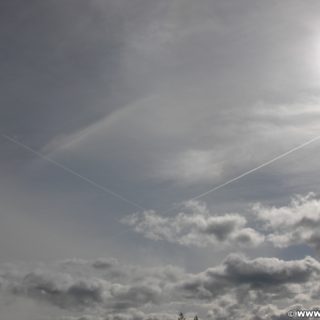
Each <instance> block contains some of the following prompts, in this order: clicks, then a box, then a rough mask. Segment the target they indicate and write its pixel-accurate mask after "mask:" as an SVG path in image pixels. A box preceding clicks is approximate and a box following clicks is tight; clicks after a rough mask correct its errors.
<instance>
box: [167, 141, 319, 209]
mask: <svg viewBox="0 0 320 320" xmlns="http://www.w3.org/2000/svg"><path fill="white" fill-rule="evenodd" d="M319 139H320V136H317V137H314V138H312V139H311V140H308V141H306V142H304V143H302V144H300V145H298V146H296V147H294V148H292V149H290V150H288V151H286V152H284V153H282V154H280V155H278V156H277V157H275V158H273V159H271V160H268V161H266V162H264V163H262V164H260V165H259V166H257V167H255V168H253V169H250V170H248V171H246V172H244V173H242V174H240V175H239V176H236V177H234V178H232V179H230V180H228V181H226V182H224V183H222V184H219V185H218V186H216V187H214V188H212V189H210V190H208V191H206V192H203V193H201V194H199V195H197V196H194V197H193V198H190V199H188V200H187V201H192V200H198V199H200V198H203V197H205V196H206V195H208V194H210V193H213V192H214V191H217V190H219V189H222V188H224V187H226V186H227V185H229V184H231V183H233V182H235V181H238V180H240V179H241V178H243V177H245V176H248V175H249V174H251V173H254V172H256V171H258V170H260V169H262V168H264V167H267V166H269V165H270V164H272V163H274V162H276V161H278V160H280V159H282V158H285V157H287V156H288V155H290V154H291V153H294V152H296V151H298V150H300V149H302V148H304V147H306V146H308V145H309V144H311V143H313V142H315V141H317V140H319ZM184 202H185V201H184ZM179 206H181V204H177V205H175V206H173V207H171V208H170V209H168V210H166V211H165V212H164V213H168V212H170V211H172V210H173V209H176V208H178V207H179Z"/></svg>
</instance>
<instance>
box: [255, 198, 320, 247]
mask: <svg viewBox="0 0 320 320" xmlns="http://www.w3.org/2000/svg"><path fill="white" fill-rule="evenodd" d="M253 210H254V213H255V215H256V216H257V219H258V220H260V222H262V223H263V228H264V229H265V230H266V232H268V236H267V240H268V241H270V242H271V243H273V244H274V245H275V246H276V247H280V248H282V247H288V246H290V245H295V244H306V245H309V246H311V247H313V248H315V249H316V250H317V251H318V252H319V250H320V233H319V226H320V199H319V197H317V196H316V195H315V194H314V193H309V194H307V195H306V196H301V195H300V196H296V197H294V198H293V199H292V200H291V202H290V204H289V205H286V206H281V207H266V206H262V205H261V204H256V205H255V206H254V207H253Z"/></svg>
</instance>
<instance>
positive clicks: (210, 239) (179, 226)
mask: <svg viewBox="0 0 320 320" xmlns="http://www.w3.org/2000/svg"><path fill="white" fill-rule="evenodd" d="M184 211H185V212H180V213H178V214H177V215H175V216H173V217H168V216H163V215H161V214H160V213H159V214H158V213H157V212H155V211H153V210H151V211H144V212H142V213H135V214H132V215H130V216H128V217H126V218H124V219H122V222H123V223H125V224H127V225H129V226H132V227H133V229H134V230H135V231H136V232H138V233H140V234H142V235H144V236H145V237H146V238H148V239H153V240H166V241H169V242H172V243H179V244H181V245H185V246H190V245H193V246H198V247H206V246H220V245H236V246H237V245H239V246H244V247H247V246H257V245H259V244H260V243H261V242H262V241H263V235H261V234H259V233H258V232H256V231H255V230H254V229H252V228H249V227H248V226H247V220H246V219H245V218H244V217H243V216H240V215H239V214H224V215H214V214H212V213H210V212H209V210H208V209H207V207H206V206H205V204H201V203H199V202H195V201H191V202H187V203H185V205H184ZM188 211H189V213H188ZM190 211H191V212H190Z"/></svg>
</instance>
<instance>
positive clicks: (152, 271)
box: [0, 254, 320, 320]
mask: <svg viewBox="0 0 320 320" xmlns="http://www.w3.org/2000/svg"><path fill="white" fill-rule="evenodd" d="M99 261H100V262H101V259H99ZM105 261H113V259H110V258H108V259H105ZM95 262H97V261H85V260H78V261H77V260H72V263H70V262H66V261H63V262H58V263H54V264H48V265H43V264H42V267H41V268H40V269H39V267H37V268H35V269H34V270H30V269H29V268H30V266H29V267H28V268H26V267H25V266H24V267H19V265H17V266H16V267H15V269H16V270H15V271H14V272H13V271H10V269H8V268H7V269H6V268H0V275H1V277H0V279H1V283H2V286H1V288H0V294H1V295H2V296H4V295H6V296H8V297H10V300H11V301H12V302H11V303H13V305H14V304H15V303H16V302H15V301H19V299H20V300H21V299H25V300H28V301H33V303H34V306H33V308H37V306H39V310H41V308H43V306H46V308H49V307H51V308H56V309H49V310H51V311H52V310H55V314H56V315H58V314H59V317H58V319H59V320H60V319H61V320H62V319H63V320H67V319H68V320H80V319H81V320H84V319H85V320H118V319H121V320H122V319H123V320H164V319H175V318H176V315H177V312H178V311H184V312H185V313H187V314H189V315H190V316H191V315H193V314H194V313H198V314H199V315H201V317H204V316H205V315H208V316H209V317H210V318H211V319H215V320H226V319H233V318H235V317H237V316H238V317H239V316H241V318H243V319H248V320H254V319H255V320H257V319H260V318H261V319H263V318H264V315H265V316H267V315H268V316H269V315H270V318H271V319H273V318H272V317H271V315H272V316H274V319H278V318H276V317H277V316H280V315H281V314H282V313H284V312H285V310H284V309H283V306H284V305H285V306H292V304H293V303H296V304H297V305H298V304H300V305H305V306H308V305H311V304H312V303H314V304H315V302H316V301H318V299H319V292H320V289H319V288H318V287H315V283H317V282H318V281H319V280H320V263H319V262H318V261H317V260H315V259H313V258H311V257H306V258H304V259H301V260H292V261H284V260H281V259H277V258H255V259H248V258H246V257H245V256H242V255H239V254H232V255H229V256H228V257H227V258H226V259H225V260H224V261H223V262H222V263H221V264H219V265H216V266H214V267H212V268H209V269H207V270H205V271H203V272H200V273H189V272H186V271H185V270H183V269H179V268H176V267H172V266H164V267H153V268H151V267H148V268H147V267H137V266H133V265H125V264H121V263H119V262H118V263H117V264H116V265H115V264H112V265H110V266H108V267H107V268H96V267H94V265H95ZM111 269H115V270H116V269H118V271H119V272H121V273H122V276H121V277H118V276H115V275H114V274H113V273H112V272H111ZM44 270H45V271H44ZM57 310H59V312H57ZM281 312H282V313H281ZM33 314H35V312H33ZM51 314H52V312H51ZM39 315H40V314H39ZM254 316H255V318H254ZM259 317H260V318H259ZM45 319H50V320H51V319H55V320H56V319H57V317H55V318H54V317H53V318H51V317H50V318H49V317H47V318H45ZM279 319H281V318H279Z"/></svg>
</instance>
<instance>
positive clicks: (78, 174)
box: [1, 134, 146, 210]
mask: <svg viewBox="0 0 320 320" xmlns="http://www.w3.org/2000/svg"><path fill="white" fill-rule="evenodd" d="M1 135H2V137H3V138H5V139H7V140H9V141H10V142H12V143H14V144H16V145H17V146H19V147H21V148H24V149H25V150H28V151H29V152H31V153H33V154H35V155H36V156H38V157H40V158H42V159H44V160H46V161H48V162H50V163H52V164H53V165H55V166H56V167H58V168H60V169H62V170H64V171H66V172H68V173H70V174H72V175H74V176H76V177H78V178H79V179H81V180H83V181H85V182H87V183H89V184H91V185H92V186H94V187H95V188H97V189H99V190H101V191H103V192H105V193H107V194H110V195H112V196H114V197H116V198H118V199H120V200H121V201H123V202H126V203H128V204H130V205H132V206H134V207H135V208H137V209H139V210H146V209H145V208H144V207H142V206H140V205H139V204H137V203H135V202H134V201H131V200H128V199H126V198H125V197H123V196H122V195H120V194H118V193H116V192H114V191H112V190H110V189H108V188H106V187H104V186H102V185H100V184H99V183H97V182H95V181H93V180H91V179H90V178H87V177H85V176H83V175H81V174H80V173H78V172H77V171H74V170H72V169H70V168H68V167H66V166H65V165H63V164H61V163H59V162H57V161H56V160H53V159H51V158H49V157H47V156H45V155H43V154H42V153H40V152H38V151H36V150H34V149H32V148H31V147H29V146H27V145H25V144H24V143H22V142H20V141H18V140H16V139H14V138H12V137H9V136H7V135H6V134H1Z"/></svg>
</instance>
